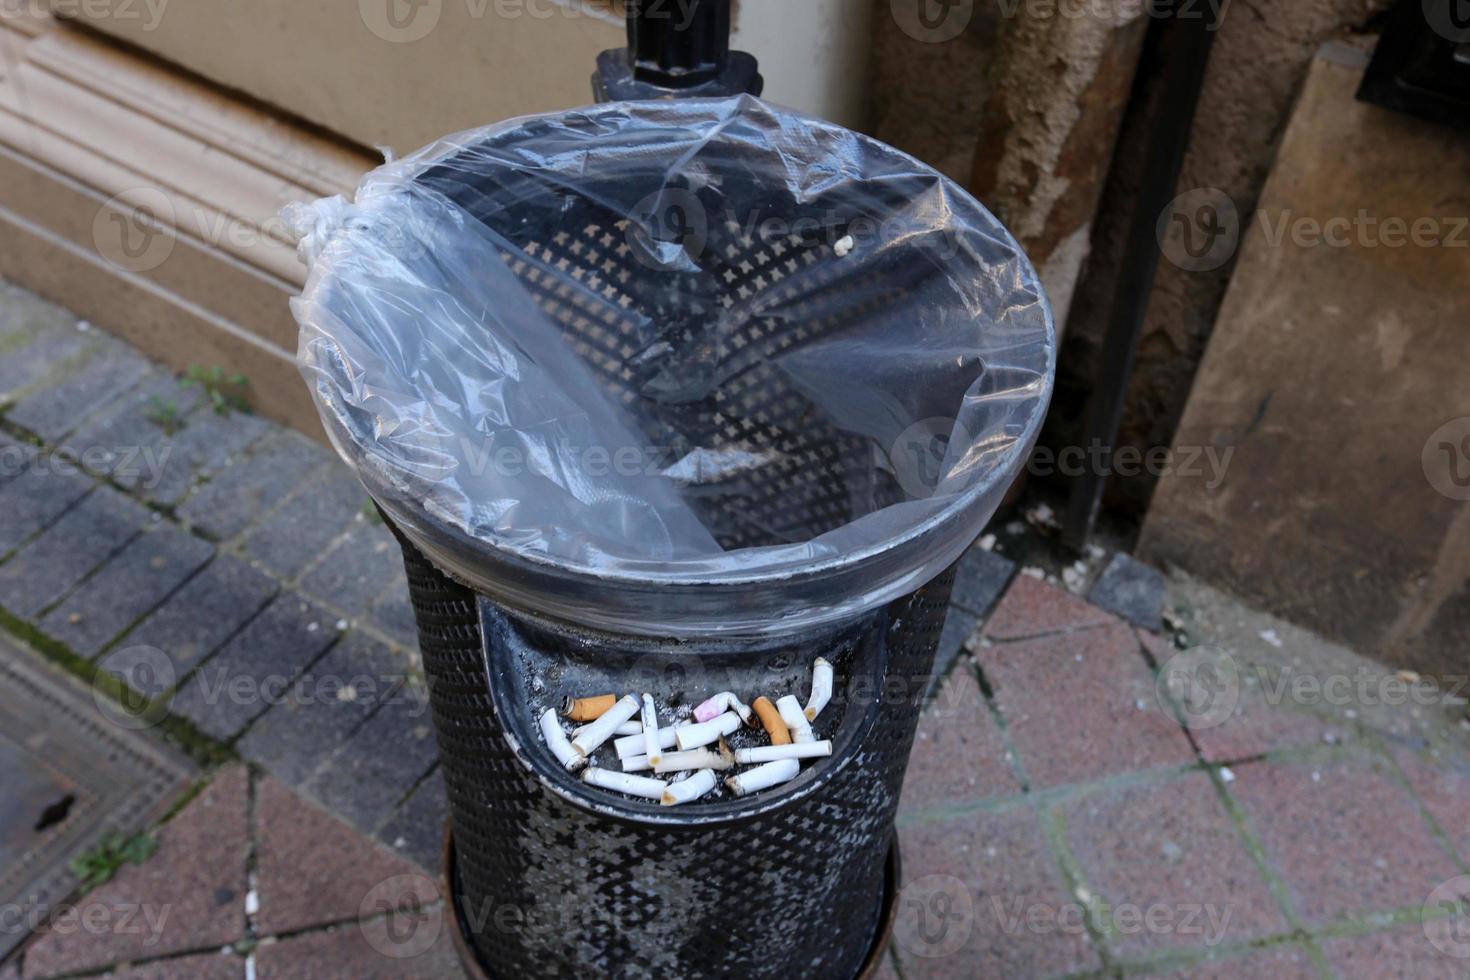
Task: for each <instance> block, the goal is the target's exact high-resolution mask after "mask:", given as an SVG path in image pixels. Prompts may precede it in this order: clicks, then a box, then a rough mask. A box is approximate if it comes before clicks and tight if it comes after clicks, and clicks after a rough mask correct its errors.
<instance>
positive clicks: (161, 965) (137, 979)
mask: <svg viewBox="0 0 1470 980" xmlns="http://www.w3.org/2000/svg"><path fill="white" fill-rule="evenodd" d="M108 976H109V978H110V980H242V978H243V977H244V976H245V960H244V959H243V958H241V957H239V956H236V955H235V954H234V953H225V952H217V953H200V954H198V955H195V956H179V957H175V958H173V959H167V960H155V961H153V962H151V963H141V964H139V965H138V966H134V967H130V968H128V969H125V970H118V971H117V972H115V973H109V974H108Z"/></svg>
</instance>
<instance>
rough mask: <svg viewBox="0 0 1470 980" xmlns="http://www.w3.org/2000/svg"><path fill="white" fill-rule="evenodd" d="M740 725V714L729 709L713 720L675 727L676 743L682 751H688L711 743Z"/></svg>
mask: <svg viewBox="0 0 1470 980" xmlns="http://www.w3.org/2000/svg"><path fill="white" fill-rule="evenodd" d="M739 727H740V716H739V715H737V714H736V713H735V712H733V711H727V712H725V713H724V714H722V715H720V716H719V717H718V718H715V719H713V720H712V721H705V722H700V723H699V724H697V725H680V726H679V727H678V728H676V729H674V744H675V745H677V746H679V751H680V752H687V751H689V750H690V749H697V748H700V747H702V746H705V745H709V744H710V743H711V742H714V741H715V740H716V739H719V738H723V737H724V736H726V735H729V734H730V733H731V732H733V731H735V729H737V728H739Z"/></svg>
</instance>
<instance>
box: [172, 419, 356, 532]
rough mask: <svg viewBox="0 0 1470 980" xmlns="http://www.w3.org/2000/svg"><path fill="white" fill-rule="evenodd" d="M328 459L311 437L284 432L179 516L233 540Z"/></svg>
mask: <svg viewBox="0 0 1470 980" xmlns="http://www.w3.org/2000/svg"><path fill="white" fill-rule="evenodd" d="M327 458H328V457H327V454H326V452H325V451H324V450H323V449H321V447H319V446H317V445H316V444H315V443H313V442H310V441H308V440H307V438H306V437H305V436H300V435H297V434H296V433H294V432H286V431H278V432H277V433H275V434H274V435H272V436H270V437H269V438H267V439H266V440H264V441H262V442H261V443H260V445H258V446H256V447H255V449H254V451H253V452H252V453H251V454H250V456H249V457H248V458H246V459H241V460H238V461H236V462H235V463H234V464H233V465H231V466H229V467H227V468H226V469H225V470H223V471H222V472H221V473H220V474H219V475H218V476H216V477H215V478H214V479H212V480H211V481H210V482H208V483H206V484H205V485H204V486H203V487H201V488H200V489H199V490H198V492H196V493H195V494H194V495H193V496H192V497H190V498H189V499H188V500H187V501H185V502H184V504H183V506H182V507H180V508H179V516H180V517H183V518H184V519H185V520H187V521H189V522H191V523H192V524H193V525H194V526H195V527H198V528H201V529H202V530H203V531H205V533H207V534H209V535H211V536H213V537H215V538H218V539H220V540H224V539H226V538H232V537H234V536H235V535H237V534H239V533H240V532H241V531H243V530H245V528H247V527H249V526H250V525H251V524H253V523H254V522H255V521H256V520H257V519H258V518H260V517H261V516H262V515H264V514H265V513H266V512H267V511H268V510H270V509H271V508H272V507H274V506H275V505H276V504H278V503H280V502H281V501H282V500H285V499H286V495H287V494H289V493H290V492H291V491H292V490H293V489H295V487H296V486H297V484H299V483H300V482H301V481H302V479H304V478H305V477H306V475H307V474H308V473H310V472H311V471H312V470H314V469H316V468H317V467H319V466H321V465H322V464H323V463H325V462H326V461H327Z"/></svg>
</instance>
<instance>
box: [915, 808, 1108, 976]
mask: <svg viewBox="0 0 1470 980" xmlns="http://www.w3.org/2000/svg"><path fill="white" fill-rule="evenodd" d="M899 837H900V839H901V841H902V846H903V881H904V886H903V887H904V891H901V892H900V893H899V902H900V907H899V921H898V924H897V928H896V930H895V935H894V947H895V950H896V952H897V956H898V962H899V968H900V970H901V972H902V973H903V975H904V976H905V977H924V978H932V980H947V978H955V980H973V978H975V977H1049V976H1054V975H1057V974H1063V973H1069V972H1080V971H1082V970H1088V969H1094V968H1096V967H1097V966H1098V965H1099V961H1098V957H1097V952H1096V950H1095V949H1094V948H1093V945H1092V940H1091V938H1090V937H1089V935H1088V934H1087V930H1086V927H1085V925H1084V923H1083V915H1082V911H1081V907H1080V906H1079V905H1078V903H1077V901H1076V899H1075V898H1073V896H1072V895H1071V894H1070V892H1069V891H1068V890H1067V885H1066V881H1065V879H1063V877H1062V875H1061V872H1060V871H1059V870H1058V869H1057V867H1056V865H1055V863H1054V862H1053V860H1052V858H1051V855H1050V853H1049V851H1048V849H1047V847H1046V842H1045V840H1044V838H1043V836H1042V832H1041V827H1040V825H1039V824H1038V823H1037V821H1036V818H1035V814H1034V813H1033V812H1032V811H1031V810H1030V809H1029V808H1027V807H1020V808H1017V809H1012V810H1008V811H1005V812H1001V813H976V814H972V815H969V816H966V817H962V818H958V819H954V820H948V821H940V822H921V823H916V824H912V825H907V826H904V827H902V828H901V829H900V833H899ZM936 876H942V877H936ZM906 894H907V895H908V897H909V898H910V899H911V901H910V902H908V903H905V901H904V897H905V895H906ZM961 895H968V897H969V901H968V903H966V902H964V901H963V900H962V899H961ZM936 899H939V900H942V901H937V900H936Z"/></svg>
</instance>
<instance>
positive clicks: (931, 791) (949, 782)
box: [900, 665, 1021, 812]
mask: <svg viewBox="0 0 1470 980" xmlns="http://www.w3.org/2000/svg"><path fill="white" fill-rule="evenodd" d="M966 666H967V665H961V667H960V668H959V669H957V670H955V671H954V672H953V673H951V674H950V675H949V677H947V678H946V679H945V681H944V683H943V684H942V685H941V686H940V688H939V690H938V691H936V692H935V695H934V699H933V701H932V702H931V703H930V704H929V706H928V707H927V708H926V709H925V710H924V715H923V717H922V718H921V719H920V721H919V730H918V733H917V735H916V736H915V738H914V750H913V755H912V756H911V757H910V758H909V770H908V775H907V777H906V778H905V780H904V789H903V799H902V801H901V803H900V811H901V812H907V811H919V810H926V809H931V808H935V807H940V808H943V807H950V806H956V805H961V804H965V803H970V802H974V801H977V800H983V799H986V798H987V797H995V796H1011V795H1013V794H1016V793H1019V792H1020V791H1021V784H1020V782H1018V781H1017V779H1016V777H1015V775H1014V774H1012V772H1011V770H1010V767H1009V766H1008V765H1006V747H1005V742H1004V740H1003V739H1002V738H1001V734H1000V726H999V725H997V724H996V721H995V718H994V717H993V716H992V715H991V713H990V708H989V706H988V705H986V703H985V695H984V694H982V693H981V691H980V684H979V682H978V681H977V680H976V679H975V673H974V671H973V670H969V669H966Z"/></svg>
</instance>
